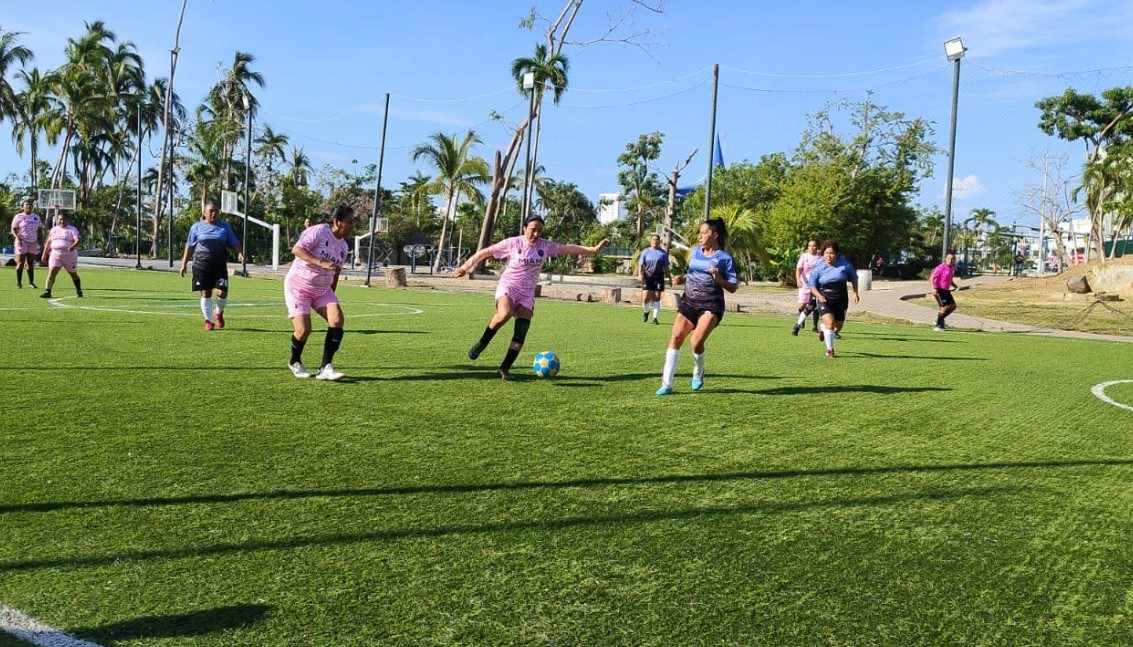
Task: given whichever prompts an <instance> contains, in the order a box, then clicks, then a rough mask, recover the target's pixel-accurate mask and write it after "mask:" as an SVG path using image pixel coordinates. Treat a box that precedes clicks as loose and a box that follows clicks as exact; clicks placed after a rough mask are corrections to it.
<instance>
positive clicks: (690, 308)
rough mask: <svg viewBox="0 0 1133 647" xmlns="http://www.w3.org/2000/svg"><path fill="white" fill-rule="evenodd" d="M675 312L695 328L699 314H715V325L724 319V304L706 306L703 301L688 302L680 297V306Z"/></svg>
mask: <svg viewBox="0 0 1133 647" xmlns="http://www.w3.org/2000/svg"><path fill="white" fill-rule="evenodd" d="M677 312H678V313H679V314H680V315H681V316H683V317H684V318H685V319H688V320H689V321H691V322H692V327H693V328H696V324H697V323H698V322H699V321H700V316H701V315H703V314H705V313H708V314H713V315H716V325H720V322H721V321H723V320H724V304H723V303H719V304H715V303H714V304H710V305H708V306H707V307H706V306H705V304H703V303H689V302H688V300H687V299H681V307H680V308H678V309H677Z"/></svg>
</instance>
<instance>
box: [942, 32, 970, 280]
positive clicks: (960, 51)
mask: <svg viewBox="0 0 1133 647" xmlns="http://www.w3.org/2000/svg"><path fill="white" fill-rule="evenodd" d="M966 51H968V48H967V47H964V41H962V40H960V38H959V37H957V38H953V39H952V40H948V41H945V42H944V55H945V56H946V57H947V58H948V60H950V61H952V62H953V63H954V64H955V66H954V67H953V72H952V122H951V124H950V125H949V127H948V177H947V179H946V180H945V181H944V246H943V249H942V251H941V253H940V258H944V257H945V256H946V255H947V254H948V247H949V245H950V244H951V242H952V174H953V172H954V171H955V167H956V107H957V105H958V104H959V102H960V59H962V58H964V52H966Z"/></svg>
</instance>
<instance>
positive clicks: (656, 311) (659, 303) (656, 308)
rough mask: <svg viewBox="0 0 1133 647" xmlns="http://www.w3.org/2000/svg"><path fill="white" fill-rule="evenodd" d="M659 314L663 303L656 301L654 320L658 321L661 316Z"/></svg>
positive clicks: (654, 304)
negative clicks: (658, 316)
mask: <svg viewBox="0 0 1133 647" xmlns="http://www.w3.org/2000/svg"><path fill="white" fill-rule="evenodd" d="M659 314H661V302H660V301H654V302H653V319H654V320H656V319H657V315H659Z"/></svg>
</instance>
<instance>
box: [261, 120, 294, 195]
mask: <svg viewBox="0 0 1133 647" xmlns="http://www.w3.org/2000/svg"><path fill="white" fill-rule="evenodd" d="M290 141H291V140H290V139H289V138H288V137H287V135H285V134H283V133H277V132H275V131H274V130H272V128H271V126H269V125H267V124H264V129H263V132H261V133H260V136H259V137H256V141H255V143H256V145H257V146H256V149H255V150H254V151H253V152H254V153H255V154H256V155H257V156H258V157H259V158H260V162H261V163H262V164H263V165H264V168H266V169H267V182H268V186H269V187H271V186H275V162H276V160H278V161H279V162H281V163H282V162H283V161H285V160H286V159H287V148H286V147H287V144H288V143H290Z"/></svg>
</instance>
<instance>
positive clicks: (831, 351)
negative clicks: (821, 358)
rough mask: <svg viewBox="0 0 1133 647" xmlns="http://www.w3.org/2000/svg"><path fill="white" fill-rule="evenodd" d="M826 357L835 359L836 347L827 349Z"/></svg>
mask: <svg viewBox="0 0 1133 647" xmlns="http://www.w3.org/2000/svg"><path fill="white" fill-rule="evenodd" d="M826 359H834V349H833V348H830V349H827V351H826Z"/></svg>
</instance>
